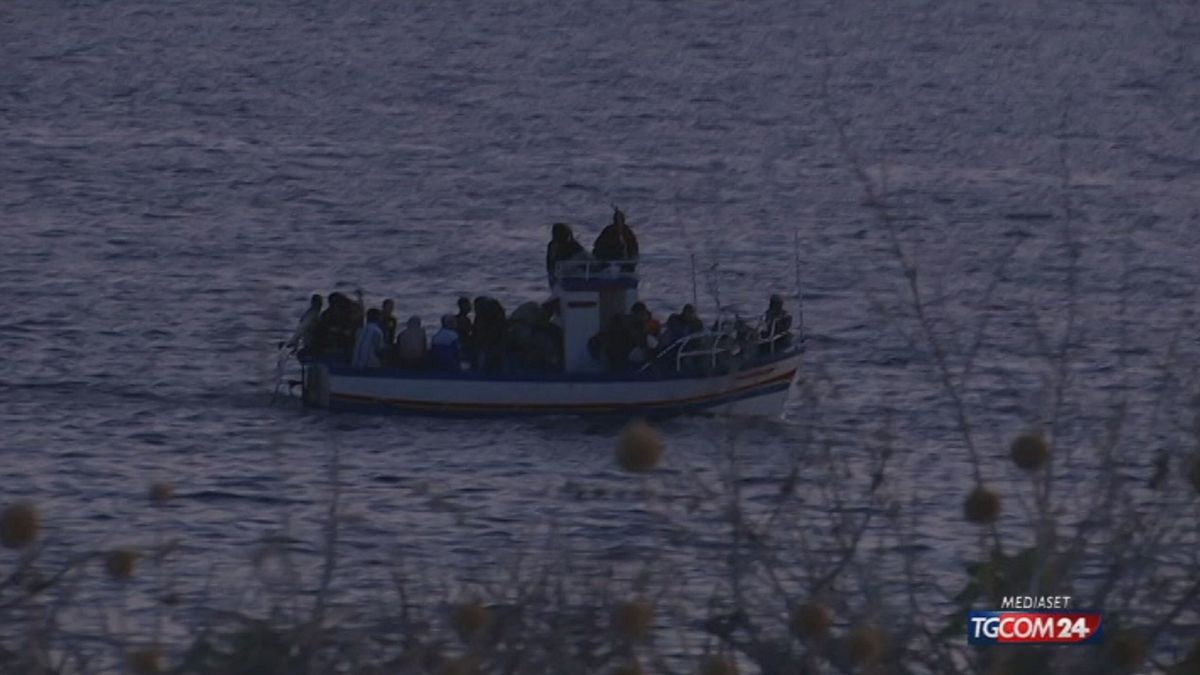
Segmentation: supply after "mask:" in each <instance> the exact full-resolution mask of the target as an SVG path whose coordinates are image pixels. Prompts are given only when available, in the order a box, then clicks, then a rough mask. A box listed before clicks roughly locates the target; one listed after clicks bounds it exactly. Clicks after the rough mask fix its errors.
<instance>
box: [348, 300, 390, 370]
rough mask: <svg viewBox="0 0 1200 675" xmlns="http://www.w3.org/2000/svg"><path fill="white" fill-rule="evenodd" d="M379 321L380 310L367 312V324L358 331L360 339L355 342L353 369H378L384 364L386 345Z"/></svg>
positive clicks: (352, 360)
mask: <svg viewBox="0 0 1200 675" xmlns="http://www.w3.org/2000/svg"><path fill="white" fill-rule="evenodd" d="M379 319H380V313H379V310H378V309H374V308H372V309H370V310H368V311H367V322H366V323H365V324H363V325H362V327H361V328H359V329H358V337H357V339H356V340H355V342H354V358H352V359H351V360H350V366H351V367H352V368H378V367H379V366H380V365H381V364H382V360H381V359H382V357H383V351H384V348H385V346H386V344H385V342H384V340H383V329H381V328H380V327H379Z"/></svg>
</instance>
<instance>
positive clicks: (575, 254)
mask: <svg viewBox="0 0 1200 675" xmlns="http://www.w3.org/2000/svg"><path fill="white" fill-rule="evenodd" d="M586 256H587V251H585V250H583V246H582V245H580V243H579V242H578V241H575V233H574V232H572V231H571V226H570V225H567V224H566V223H555V224H554V226H553V227H552V228H550V243H549V244H546V278H547V279H548V280H549V282H550V286H551V287H553V286H554V283H555V282H556V281H558V274H557V270H556V269H555V267H556V266H557V265H558V263H559V262H561V261H563V260H578V259H580V258H583V257H586Z"/></svg>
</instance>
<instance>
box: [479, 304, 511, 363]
mask: <svg viewBox="0 0 1200 675" xmlns="http://www.w3.org/2000/svg"><path fill="white" fill-rule="evenodd" d="M474 329H475V335H474V342H473V344H472V346H473V347H474V349H475V353H476V358H477V359H478V361H479V369H480V370H481V371H484V372H489V373H490V372H497V371H499V370H501V369H502V368H503V366H504V345H505V342H506V340H507V337H508V317H507V315H506V314H505V312H504V306H503V305H501V304H500V301H498V300H496V299H495V298H490V297H488V296H486V295H481V296H479V297H477V298H475V325H474Z"/></svg>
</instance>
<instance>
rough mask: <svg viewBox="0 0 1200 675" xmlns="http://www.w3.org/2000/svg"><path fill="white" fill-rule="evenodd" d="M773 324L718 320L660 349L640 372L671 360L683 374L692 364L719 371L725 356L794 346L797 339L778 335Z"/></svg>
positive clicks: (766, 352) (767, 352) (780, 350)
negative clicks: (722, 358) (712, 325)
mask: <svg viewBox="0 0 1200 675" xmlns="http://www.w3.org/2000/svg"><path fill="white" fill-rule="evenodd" d="M774 324H775V321H774V320H772V321H767V320H766V318H765V317H759V320H758V321H757V322H756V323H755V324H753V325H751V324H749V323H746V322H744V321H742V320H741V319H739V318H737V317H733V318H721V319H718V320H717V322H716V323H715V324H714V327H713V328H712V329H706V330H702V331H698V332H695V333H691V334H690V335H685V336H683V337H681V338H679V339H677V340H675V341H674V342H672V343H671V344H669V345H666V346H665V347H663V348H661V349H659V350H658V351H657V354H656V355H655V357H654V358H653V359H650V360H649V361H647V362H646V363H645V364H644V365H642V367H641V369H640V370H642V371H645V370H648V369H650V368H652V367H653V366H654V365H655V364H657V363H660V362H662V361H664V360H666V359H670V361H671V364H672V366H673V368H674V370H675V372H680V371H682V370H683V369H684V367H685V365H688V364H689V363H690V364H696V363H704V365H706V366H707V367H708V368H711V369H716V367H717V365H718V362H719V360H720V358H721V357H722V356H729V357H738V356H741V355H743V354H744V353H746V350H750V351H749V353H751V354H754V355H769V356H774V355H775V354H779V353H783V352H785V351H787V350H788V349H791V348H792V346H793V345H794V344H795V343H794V341H793V340H794V337H795V336H794V334H793V333H792V332H790V331H785V332H782V333H778V334H776V332H775V328H776V327H775V325H774Z"/></svg>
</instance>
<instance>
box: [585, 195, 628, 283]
mask: <svg viewBox="0 0 1200 675" xmlns="http://www.w3.org/2000/svg"><path fill="white" fill-rule="evenodd" d="M592 257H594V258H596V259H597V260H636V259H637V257H638V241H637V236H636V235H634V233H633V229H632V228H630V227H629V226H628V225H626V224H625V214H624V213H622V212H621V209H618V208H613V220H612V224H610V225H609V226H608V227H606V228H604V229H603V230H601V232H600V236H598V237H596V243H595V244H593V245H592ZM621 271H623V272H632V271H633V266H632V265H622V266H621Z"/></svg>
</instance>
